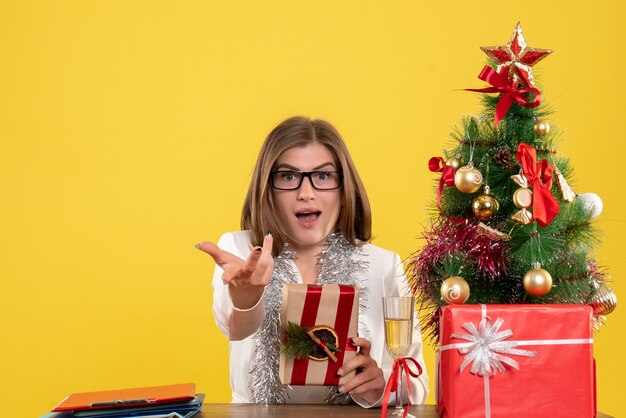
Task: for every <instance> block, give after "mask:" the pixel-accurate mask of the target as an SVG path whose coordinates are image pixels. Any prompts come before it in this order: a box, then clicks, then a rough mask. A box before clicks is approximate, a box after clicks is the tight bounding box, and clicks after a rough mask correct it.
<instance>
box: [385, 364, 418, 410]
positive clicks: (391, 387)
mask: <svg viewBox="0 0 626 418" xmlns="http://www.w3.org/2000/svg"><path fill="white" fill-rule="evenodd" d="M408 362H411V363H413V364H415V366H416V367H417V373H415V372H413V371H412V370H411V368H410V366H409V363H408ZM400 366H402V368H403V369H404V375H405V376H406V389H407V393H408V395H409V397H408V400H407V403H406V406H405V407H404V413H403V414H402V416H403V417H406V415H407V414H408V413H409V406H411V384H410V382H409V379H410V376H413V377H419V376H420V375H421V374H422V366H420V365H419V363H418V362H417V361H416V360H415V359H414V358H411V357H404V358H399V359H396V361H394V362H393V369H392V370H391V375H390V376H389V380H388V381H387V386H385V394H384V395H383V404H382V406H381V411H380V416H381V418H386V417H387V404H388V403H389V394H390V393H391V392H395V393H396V397H398V396H402V394H401V393H398V384H399V382H400V379H402V376H400Z"/></svg>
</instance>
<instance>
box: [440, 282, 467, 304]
mask: <svg viewBox="0 0 626 418" xmlns="http://www.w3.org/2000/svg"><path fill="white" fill-rule="evenodd" d="M440 291H441V299H443V300H444V301H445V302H446V303H448V304H452V305H460V304H462V303H465V301H466V300H467V298H469V295H470V287H469V284H467V282H466V281H465V279H464V278H463V277H459V276H451V277H448V278H447V279H446V280H444V281H443V283H441V289H440Z"/></svg>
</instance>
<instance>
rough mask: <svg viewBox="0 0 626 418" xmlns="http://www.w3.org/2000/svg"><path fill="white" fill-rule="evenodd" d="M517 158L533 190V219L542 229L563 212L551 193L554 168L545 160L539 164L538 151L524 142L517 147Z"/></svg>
mask: <svg viewBox="0 0 626 418" xmlns="http://www.w3.org/2000/svg"><path fill="white" fill-rule="evenodd" d="M516 157H517V160H518V161H519V162H520V164H521V165H522V171H523V172H524V175H525V176H526V179H527V180H528V183H529V185H530V186H531V187H532V189H533V217H534V218H535V219H536V220H537V223H538V224H539V225H540V226H541V227H545V226H546V225H548V224H549V223H550V222H552V220H553V219H554V218H555V217H556V215H557V214H558V213H559V210H561V207H560V206H559V202H557V201H556V199H555V198H554V196H552V193H550V188H551V187H552V173H553V172H554V168H553V167H552V166H551V165H550V163H548V160H546V159H545V158H544V159H543V160H541V161H540V162H539V163H537V151H536V150H535V148H534V147H532V146H530V145H528V144H526V143H524V142H522V143H520V144H519V146H518V147H517V154H516Z"/></svg>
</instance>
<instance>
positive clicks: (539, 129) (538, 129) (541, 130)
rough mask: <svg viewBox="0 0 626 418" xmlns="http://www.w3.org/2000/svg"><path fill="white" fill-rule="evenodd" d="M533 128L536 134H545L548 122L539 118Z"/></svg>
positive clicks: (548, 128) (548, 126) (548, 127)
mask: <svg viewBox="0 0 626 418" xmlns="http://www.w3.org/2000/svg"><path fill="white" fill-rule="evenodd" d="M534 129H535V133H536V134H537V135H541V136H546V135H547V134H548V132H550V124H549V123H548V122H544V121H543V120H541V119H538V120H537V121H536V122H535V126H534Z"/></svg>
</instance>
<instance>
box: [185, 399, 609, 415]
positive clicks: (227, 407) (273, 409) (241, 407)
mask: <svg viewBox="0 0 626 418" xmlns="http://www.w3.org/2000/svg"><path fill="white" fill-rule="evenodd" d="M410 411H411V413H412V414H413V415H415V416H416V417H417V418H439V415H438V414H437V409H436V408H435V405H412V406H411V409H410ZM217 417H219V418H244V417H245V418H248V417H258V418H263V417H290V418H291V417H296V418H309V417H315V418H319V417H337V418H339V417H342V418H346V417H354V418H361V417H369V418H372V417H380V408H377V409H364V408H361V407H360V406H357V405H346V406H329V405H294V404H291V405H255V404H233V403H206V404H204V405H203V407H202V413H200V414H197V415H195V416H194V418H217ZM598 418H611V417H610V416H609V415H606V414H603V413H601V412H598Z"/></svg>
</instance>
